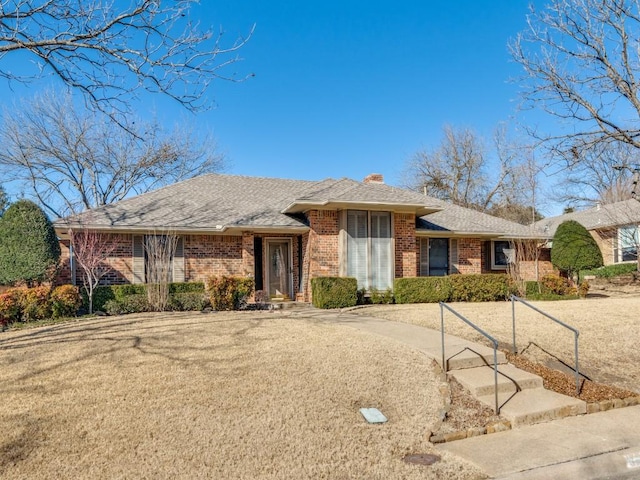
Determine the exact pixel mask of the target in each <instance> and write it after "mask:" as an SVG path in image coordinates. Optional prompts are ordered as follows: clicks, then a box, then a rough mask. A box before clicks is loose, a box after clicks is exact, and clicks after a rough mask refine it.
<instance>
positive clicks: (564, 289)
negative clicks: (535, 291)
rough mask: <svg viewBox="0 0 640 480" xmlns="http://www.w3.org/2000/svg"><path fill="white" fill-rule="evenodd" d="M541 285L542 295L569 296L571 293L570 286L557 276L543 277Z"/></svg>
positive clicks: (564, 279)
mask: <svg viewBox="0 0 640 480" xmlns="http://www.w3.org/2000/svg"><path fill="white" fill-rule="evenodd" d="M540 283H541V285H542V293H544V294H553V295H569V294H570V293H571V285H569V281H568V280H567V279H566V278H562V277H559V276H558V275H545V276H544V277H542V279H541V281H540Z"/></svg>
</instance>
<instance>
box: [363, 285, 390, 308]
mask: <svg viewBox="0 0 640 480" xmlns="http://www.w3.org/2000/svg"><path fill="white" fill-rule="evenodd" d="M369 301H370V302H371V303H372V304H374V305H387V304H390V303H394V299H393V290H391V289H390V288H388V289H386V290H372V291H371V295H370V296H369Z"/></svg>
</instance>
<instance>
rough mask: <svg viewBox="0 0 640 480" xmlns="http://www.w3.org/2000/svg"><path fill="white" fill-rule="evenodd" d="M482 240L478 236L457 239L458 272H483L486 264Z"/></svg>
mask: <svg viewBox="0 0 640 480" xmlns="http://www.w3.org/2000/svg"><path fill="white" fill-rule="evenodd" d="M484 255H485V253H484V248H483V242H482V240H480V239H478V238H459V239H458V263H457V264H456V267H457V268H458V271H459V272H460V273H463V274H464V273H483V266H484V265H485V264H486V262H485V258H484Z"/></svg>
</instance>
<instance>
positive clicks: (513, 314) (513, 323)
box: [511, 295, 518, 354]
mask: <svg viewBox="0 0 640 480" xmlns="http://www.w3.org/2000/svg"><path fill="white" fill-rule="evenodd" d="M511 326H512V328H511V330H512V331H513V349H512V352H513V353H514V354H516V353H518V349H517V348H516V302H515V300H514V296H513V295H511Z"/></svg>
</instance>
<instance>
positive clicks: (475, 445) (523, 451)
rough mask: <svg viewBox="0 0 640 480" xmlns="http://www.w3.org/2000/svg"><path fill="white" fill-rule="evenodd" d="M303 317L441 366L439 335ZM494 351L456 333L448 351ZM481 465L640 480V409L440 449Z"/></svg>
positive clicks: (365, 320) (530, 473)
mask: <svg viewBox="0 0 640 480" xmlns="http://www.w3.org/2000/svg"><path fill="white" fill-rule="evenodd" d="M300 316H303V317H306V318H313V319H315V320H316V321H321V322H324V321H326V322H331V323H339V324H341V325H346V326H349V327H352V328H356V329H358V330H362V331H366V332H369V333H373V334H376V335H381V336H384V337H386V338H391V339H393V340H395V341H398V342H402V343H404V344H406V345H409V346H411V347H412V348H415V349H417V350H420V351H422V352H424V353H425V354H426V355H428V356H429V357H431V358H434V359H435V360H437V361H438V362H439V363H440V362H441V358H442V352H441V334H440V332H439V331H436V330H431V329H427V328H424V327H419V326H416V325H409V324H403V323H399V322H392V321H387V320H383V319H380V318H375V317H367V316H360V315H357V314H354V313H337V312H327V311H322V310H307V311H305V312H304V313H302V314H301V315H300ZM462 345H471V346H472V348H474V349H476V350H483V349H485V350H490V349H487V347H483V346H480V345H474V344H473V343H471V342H467V341H466V340H462V339H460V338H457V337H453V336H451V335H446V336H445V349H446V350H447V351H451V352H454V351H455V350H454V349H456V348H457V349H460V346H462ZM437 448H438V449H440V450H442V451H448V452H451V453H454V454H456V455H458V456H460V457H461V458H464V459H466V460H468V461H469V462H471V463H473V464H475V465H477V466H478V467H479V468H481V469H482V470H484V472H485V473H486V474H487V475H489V476H490V477H492V478H497V479H514V480H532V479H549V478H567V479H573V478H576V479H577V478H579V479H587V480H589V479H622V478H625V479H626V478H640V406H635V407H627V408H619V409H615V410H609V411H607V412H600V413H592V414H589V415H581V416H577V417H569V418H564V419H561V420H554V421H552V422H548V423H541V424H537V425H531V426H525V427H521V428H517V429H513V430H509V431H507V432H501V433H493V434H490V435H482V436H478V437H471V438H468V439H466V440H458V441H455V442H450V443H446V444H440V445H438V446H437Z"/></svg>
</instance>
